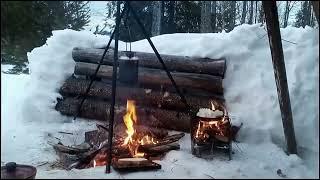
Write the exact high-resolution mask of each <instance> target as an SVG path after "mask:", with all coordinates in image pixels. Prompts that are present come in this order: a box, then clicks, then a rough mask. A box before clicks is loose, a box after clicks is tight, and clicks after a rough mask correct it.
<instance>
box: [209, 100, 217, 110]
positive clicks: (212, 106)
mask: <svg viewBox="0 0 320 180" xmlns="http://www.w3.org/2000/svg"><path fill="white" fill-rule="evenodd" d="M210 103H211V110H212V111H215V110H216V108H215V107H214V104H213V102H212V101H210Z"/></svg>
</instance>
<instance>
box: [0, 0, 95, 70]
mask: <svg viewBox="0 0 320 180" xmlns="http://www.w3.org/2000/svg"><path fill="white" fill-rule="evenodd" d="M87 4H88V2H83V1H76V2H75V1H26V2H24V1H6V2H1V42H4V43H1V59H2V61H7V62H11V63H15V64H17V65H19V66H20V65H24V62H26V61H27V56H26V54H27V52H28V51H31V50H32V49H33V48H34V47H37V46H41V45H43V44H44V43H45V41H46V39H47V38H48V37H49V36H51V32H52V30H57V29H66V28H71V29H75V30H79V29H82V28H83V26H85V25H86V24H87V23H88V22H89V9H88V6H87Z"/></svg>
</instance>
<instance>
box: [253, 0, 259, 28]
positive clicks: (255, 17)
mask: <svg viewBox="0 0 320 180" xmlns="http://www.w3.org/2000/svg"><path fill="white" fill-rule="evenodd" d="M257 17H258V1H256V13H255V16H254V23H257Z"/></svg>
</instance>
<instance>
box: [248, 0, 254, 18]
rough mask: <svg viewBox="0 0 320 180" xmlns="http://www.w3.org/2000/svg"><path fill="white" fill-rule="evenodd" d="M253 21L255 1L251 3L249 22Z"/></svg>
mask: <svg viewBox="0 0 320 180" xmlns="http://www.w3.org/2000/svg"><path fill="white" fill-rule="evenodd" d="M252 23H253V1H251V5H250V16H249V22H248V24H252Z"/></svg>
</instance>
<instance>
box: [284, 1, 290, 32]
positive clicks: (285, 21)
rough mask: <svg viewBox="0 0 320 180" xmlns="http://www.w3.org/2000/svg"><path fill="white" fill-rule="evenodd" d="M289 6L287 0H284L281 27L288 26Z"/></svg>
mask: <svg viewBox="0 0 320 180" xmlns="http://www.w3.org/2000/svg"><path fill="white" fill-rule="evenodd" d="M289 6H290V4H289V1H286V8H285V12H284V18H283V27H284V28H285V27H287V26H288V19H289V9H290V7H289Z"/></svg>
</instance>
